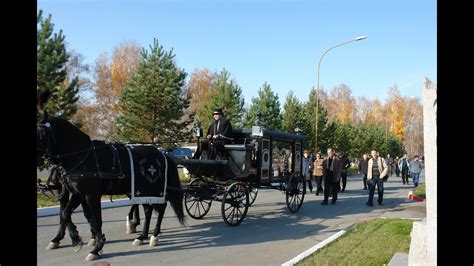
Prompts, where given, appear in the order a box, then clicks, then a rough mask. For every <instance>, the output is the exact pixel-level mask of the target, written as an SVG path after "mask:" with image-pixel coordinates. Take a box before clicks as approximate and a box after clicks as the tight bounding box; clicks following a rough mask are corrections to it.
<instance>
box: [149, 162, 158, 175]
mask: <svg viewBox="0 0 474 266" xmlns="http://www.w3.org/2000/svg"><path fill="white" fill-rule="evenodd" d="M156 171H157V170H156V169H155V168H154V167H153V164H152V165H151V166H150V168H148V172H150V173H151V175H152V176H154V175H155V172H156Z"/></svg>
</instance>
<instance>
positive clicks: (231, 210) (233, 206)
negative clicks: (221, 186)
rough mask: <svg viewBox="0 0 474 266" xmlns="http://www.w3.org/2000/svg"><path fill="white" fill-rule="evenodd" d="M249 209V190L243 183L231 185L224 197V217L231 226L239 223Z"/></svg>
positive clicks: (222, 208) (222, 209)
mask: <svg viewBox="0 0 474 266" xmlns="http://www.w3.org/2000/svg"><path fill="white" fill-rule="evenodd" d="M248 209H249V191H248V190H247V188H246V186H244V185H243V184H242V183H233V184H232V185H230V186H229V187H228V188H227V189H226V191H225V193H224V198H223V199H222V206H221V212H222V218H223V219H224V221H225V222H226V223H227V224H228V225H231V226H236V225H239V224H240V223H241V222H242V221H243V220H244V218H245V215H246V214H247V210H248Z"/></svg>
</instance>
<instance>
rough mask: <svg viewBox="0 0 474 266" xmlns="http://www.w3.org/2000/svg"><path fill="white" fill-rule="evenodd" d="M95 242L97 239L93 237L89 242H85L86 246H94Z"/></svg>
mask: <svg viewBox="0 0 474 266" xmlns="http://www.w3.org/2000/svg"><path fill="white" fill-rule="evenodd" d="M95 244H97V241H96V240H95V238H91V239H90V240H89V242H87V245H88V246H95Z"/></svg>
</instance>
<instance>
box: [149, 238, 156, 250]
mask: <svg viewBox="0 0 474 266" xmlns="http://www.w3.org/2000/svg"><path fill="white" fill-rule="evenodd" d="M157 244H158V237H155V236H151V237H150V244H149V245H150V247H154V246H156V245H157Z"/></svg>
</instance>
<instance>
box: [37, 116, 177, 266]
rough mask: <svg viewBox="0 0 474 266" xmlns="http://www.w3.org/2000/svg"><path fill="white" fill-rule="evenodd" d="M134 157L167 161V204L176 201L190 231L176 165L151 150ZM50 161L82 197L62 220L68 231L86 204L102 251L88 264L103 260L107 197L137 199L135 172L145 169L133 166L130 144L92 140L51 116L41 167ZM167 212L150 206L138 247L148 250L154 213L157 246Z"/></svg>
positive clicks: (40, 135)
mask: <svg viewBox="0 0 474 266" xmlns="http://www.w3.org/2000/svg"><path fill="white" fill-rule="evenodd" d="M133 151H134V152H135V153H136V154H139V155H141V156H142V157H145V156H146V158H155V160H157V161H158V160H159V159H160V158H164V160H165V163H166V164H167V166H168V167H167V171H166V173H164V176H167V187H166V192H165V193H166V199H167V200H168V201H170V203H171V206H172V207H173V210H174V211H175V213H176V216H177V218H178V220H179V222H180V223H181V224H183V225H184V213H183V191H182V190H181V183H180V181H179V176H178V169H177V167H176V164H175V163H174V162H173V160H171V159H170V158H169V157H167V156H166V155H164V154H161V153H160V152H158V151H157V150H156V148H153V147H151V146H135V147H133ZM44 159H47V160H48V161H49V162H50V163H52V164H54V165H60V166H62V167H63V168H64V170H65V171H66V173H65V175H64V177H65V180H66V182H65V185H66V186H67V188H68V190H69V191H70V192H71V193H72V194H73V195H76V197H71V199H70V200H69V203H68V204H67V206H66V208H65V210H64V212H63V213H62V214H61V216H62V219H63V223H64V224H65V225H66V226H70V224H71V223H72V222H71V219H70V217H71V213H72V206H75V205H78V204H79V203H80V202H83V203H85V205H87V208H88V210H89V213H90V223H89V224H90V226H91V230H92V232H93V235H94V236H95V240H96V245H95V247H94V249H93V250H92V251H91V252H90V253H89V254H88V256H87V257H86V260H87V261H91V260H95V259H97V258H99V254H100V253H101V252H102V248H103V246H104V244H105V240H106V239H105V235H103V234H102V212H101V203H100V200H101V196H102V195H120V194H127V193H131V192H132V191H131V187H132V186H131V184H132V180H131V176H132V171H133V174H135V173H137V172H138V171H142V172H143V171H144V169H143V168H144V166H143V165H141V164H139V165H137V166H134V165H136V164H137V163H135V162H133V163H132V164H131V163H130V148H129V147H128V146H127V145H126V144H123V143H106V142H104V141H97V140H91V139H90V137H89V136H88V135H87V134H85V133H83V132H81V131H80V130H79V129H78V128H77V127H75V126H74V125H72V124H71V123H69V122H68V121H66V120H64V119H61V118H58V117H49V116H48V115H47V114H46V113H45V114H44V115H43V116H42V117H41V118H40V119H39V123H38V124H37V161H38V165H40V164H41V163H42V161H43V160H44ZM150 160H152V159H150ZM132 168H133V169H132ZM154 169H157V170H158V172H160V173H163V172H165V171H163V167H156V168H153V170H154ZM153 173H154V172H152V174H153ZM153 181H154V180H153ZM166 206H167V204H166V201H165V202H164V203H162V204H152V205H144V207H145V225H144V228H143V232H142V234H141V235H140V236H139V237H137V238H136V239H135V241H134V242H133V245H139V244H142V243H143V241H144V240H145V239H147V238H148V230H149V223H150V220H151V215H152V211H153V209H154V210H156V211H157V212H158V220H157V223H156V227H155V230H154V232H153V235H152V237H151V238H150V245H152V246H154V245H156V243H157V236H158V234H159V233H160V228H161V222H162V220H163V216H164V212H165V209H166ZM75 237H76V236H74V238H75ZM77 237H78V236H77ZM73 241H74V240H73Z"/></svg>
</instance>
